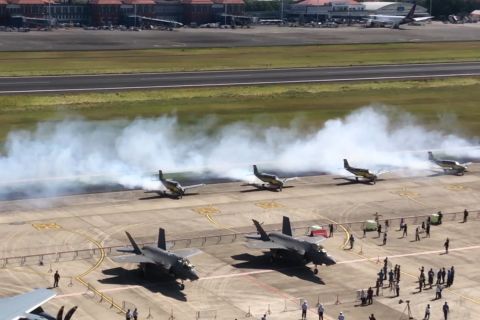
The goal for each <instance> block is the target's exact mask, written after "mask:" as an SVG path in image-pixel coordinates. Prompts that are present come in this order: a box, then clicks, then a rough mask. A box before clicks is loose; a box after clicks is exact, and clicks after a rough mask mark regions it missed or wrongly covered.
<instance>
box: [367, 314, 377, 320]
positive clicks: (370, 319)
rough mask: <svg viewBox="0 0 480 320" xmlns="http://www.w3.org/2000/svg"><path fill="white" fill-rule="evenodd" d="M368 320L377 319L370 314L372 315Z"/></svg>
mask: <svg viewBox="0 0 480 320" xmlns="http://www.w3.org/2000/svg"><path fill="white" fill-rule="evenodd" d="M368 320H377V319H376V318H375V315H374V314H373V313H372V315H371V316H370V317H368Z"/></svg>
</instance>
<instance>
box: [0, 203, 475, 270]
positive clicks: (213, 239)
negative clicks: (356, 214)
mask: <svg viewBox="0 0 480 320" xmlns="http://www.w3.org/2000/svg"><path fill="white" fill-rule="evenodd" d="M429 216H430V215H418V216H406V217H402V218H389V219H388V221H389V225H390V228H398V227H399V225H400V221H401V219H403V221H404V222H405V223H407V224H408V225H417V224H421V223H422V221H426V219H427V217H429ZM468 219H469V220H480V211H478V210H476V211H470V212H469V217H468ZM372 220H373V219H372ZM385 220H387V219H381V218H379V219H378V222H379V223H380V224H382V225H384V224H385ZM457 220H463V211H462V212H449V213H444V214H443V221H444V222H449V221H457ZM295 224H296V225H297V227H295V228H292V231H293V232H294V233H295V234H296V235H300V234H301V235H305V234H307V233H308V231H309V230H310V229H309V227H310V226H312V225H314V224H315V225H319V226H321V227H324V228H327V229H328V224H329V223H328V221H325V220H321V219H319V220H310V221H300V222H295ZM299 224H303V225H304V226H298V225H299ZM333 225H334V230H335V231H340V230H339V226H343V227H344V228H346V229H347V230H349V231H353V232H362V231H363V229H364V228H365V221H355V222H342V223H338V224H333ZM264 227H265V230H266V231H267V232H271V231H278V230H280V227H275V225H271V226H264ZM252 232H253V230H252V231H250V232H238V233H234V232H230V233H224V234H219V235H211V236H203V237H195V238H188V239H172V240H170V241H168V243H167V246H168V247H169V249H182V248H189V247H193V248H202V247H208V246H214V245H219V244H229V243H234V242H236V241H242V240H244V236H245V235H247V234H251V233H252ZM140 245H154V243H150V242H147V243H140ZM127 246H128V245H121V246H120V245H119V246H109V247H103V248H90V249H81V250H70V251H61V252H50V253H42V254H32V255H24V256H13V257H4V258H0V268H6V267H7V266H8V267H18V266H29V265H49V264H50V265H51V264H53V263H60V262H67V261H74V260H85V259H91V258H93V257H95V256H96V255H98V254H99V253H100V250H103V251H104V253H105V255H106V256H115V255H121V254H124V253H119V252H117V249H119V248H124V247H127ZM49 271H51V268H50V270H49Z"/></svg>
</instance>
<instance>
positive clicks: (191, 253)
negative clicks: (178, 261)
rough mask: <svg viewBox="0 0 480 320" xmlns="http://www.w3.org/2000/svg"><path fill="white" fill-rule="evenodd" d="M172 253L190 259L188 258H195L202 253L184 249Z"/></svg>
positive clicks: (195, 249) (194, 249) (196, 250)
mask: <svg viewBox="0 0 480 320" xmlns="http://www.w3.org/2000/svg"><path fill="white" fill-rule="evenodd" d="M172 252H173V253H175V254H176V255H177V256H179V257H182V258H190V257H193V256H196V255H197V254H200V253H202V250H200V249H197V248H185V249H178V250H175V251H172Z"/></svg>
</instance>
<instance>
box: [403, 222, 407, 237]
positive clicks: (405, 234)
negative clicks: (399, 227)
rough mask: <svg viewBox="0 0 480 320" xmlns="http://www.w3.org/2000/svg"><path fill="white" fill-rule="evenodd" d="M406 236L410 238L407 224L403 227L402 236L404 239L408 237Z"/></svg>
mask: <svg viewBox="0 0 480 320" xmlns="http://www.w3.org/2000/svg"><path fill="white" fill-rule="evenodd" d="M406 236H408V234H407V224H406V223H405V224H404V225H403V235H402V237H406Z"/></svg>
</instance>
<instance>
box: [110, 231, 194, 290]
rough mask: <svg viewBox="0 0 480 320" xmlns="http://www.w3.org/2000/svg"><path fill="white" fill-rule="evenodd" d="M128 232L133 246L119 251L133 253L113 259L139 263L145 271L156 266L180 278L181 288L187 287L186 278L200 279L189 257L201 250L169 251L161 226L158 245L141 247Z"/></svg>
mask: <svg viewBox="0 0 480 320" xmlns="http://www.w3.org/2000/svg"><path fill="white" fill-rule="evenodd" d="M125 233H126V234H127V237H128V240H130V243H131V244H132V248H133V249H130V248H123V249H118V250H117V251H119V252H126V253H132V254H131V255H125V256H118V257H113V258H112V260H113V261H116V262H120V263H138V264H140V268H141V269H142V271H143V272H144V273H146V270H147V268H148V266H152V265H153V266H156V267H158V268H160V269H161V270H163V271H166V272H168V274H170V275H172V276H173V277H175V279H180V281H181V282H180V290H183V289H185V285H184V284H183V282H184V280H190V281H195V280H198V275H197V272H196V271H195V267H194V266H193V265H192V264H191V263H190V262H189V261H188V259H187V258H189V257H191V256H194V255H197V254H198V253H200V252H201V251H200V250H198V249H189V248H187V249H180V250H175V251H168V250H167V244H166V241H165V230H164V229H162V228H160V230H159V233H158V243H157V246H156V247H155V246H149V245H146V246H144V247H143V248H141V249H140V247H139V246H138V245H137V243H136V242H135V240H134V239H133V237H132V236H131V235H130V233H128V232H125Z"/></svg>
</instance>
